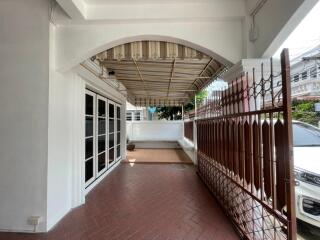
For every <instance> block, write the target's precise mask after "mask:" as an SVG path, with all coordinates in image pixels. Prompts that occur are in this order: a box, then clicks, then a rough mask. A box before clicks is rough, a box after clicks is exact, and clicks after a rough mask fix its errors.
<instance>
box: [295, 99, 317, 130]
mask: <svg viewBox="0 0 320 240" xmlns="http://www.w3.org/2000/svg"><path fill="white" fill-rule="evenodd" d="M317 102H319V101H314V100H293V102H292V118H293V119H294V120H299V121H302V122H306V123H309V124H312V125H315V126H318V122H319V120H320V115H319V113H317V112H315V107H314V104H315V103H317Z"/></svg>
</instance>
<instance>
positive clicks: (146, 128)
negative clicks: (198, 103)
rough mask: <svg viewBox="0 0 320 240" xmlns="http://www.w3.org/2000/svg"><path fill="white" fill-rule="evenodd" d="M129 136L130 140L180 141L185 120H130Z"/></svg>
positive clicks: (128, 123) (128, 126)
mask: <svg viewBox="0 0 320 240" xmlns="http://www.w3.org/2000/svg"><path fill="white" fill-rule="evenodd" d="M127 136H128V138H129V140H130V141H179V140H181V139H182V138H183V121H132V122H129V121H128V122H127Z"/></svg>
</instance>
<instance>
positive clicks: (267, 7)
mask: <svg viewBox="0 0 320 240" xmlns="http://www.w3.org/2000/svg"><path fill="white" fill-rule="evenodd" d="M256 2H259V1H257V0H247V6H248V8H249V9H251V8H252V7H254V6H255V4H256ZM317 2H318V0H281V1H279V0H268V1H267V2H266V3H265V4H264V6H263V7H262V8H261V10H260V11H259V12H258V13H257V15H256V16H255V21H256V26H257V28H258V32H259V37H258V39H257V41H255V42H254V43H250V42H249V41H248V43H247V48H248V49H247V51H248V54H247V57H254V58H258V57H272V56H273V54H274V53H275V52H276V51H277V50H278V48H280V47H281V45H282V43H283V42H284V41H285V40H286V38H287V37H288V36H289V35H290V33H291V32H292V31H293V30H294V29H295V28H296V27H297V25H298V24H299V23H300V21H301V20H302V19H303V18H304V17H305V16H306V15H307V14H308V13H309V11H310V10H311V9H312V7H313V6H314V5H315V4H316V3H317ZM247 24H251V20H248V21H247ZM248 29H249V27H248Z"/></svg>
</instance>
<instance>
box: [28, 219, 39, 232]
mask: <svg viewBox="0 0 320 240" xmlns="http://www.w3.org/2000/svg"><path fill="white" fill-rule="evenodd" d="M40 222H41V216H31V217H29V218H28V224H29V225H32V226H33V229H34V231H36V230H37V226H39V224H40Z"/></svg>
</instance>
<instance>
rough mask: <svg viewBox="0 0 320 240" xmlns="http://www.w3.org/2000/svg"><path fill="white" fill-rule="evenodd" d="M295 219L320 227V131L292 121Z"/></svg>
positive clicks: (308, 125)
mask: <svg viewBox="0 0 320 240" xmlns="http://www.w3.org/2000/svg"><path fill="white" fill-rule="evenodd" d="M293 152H294V167H295V177H296V189H295V190H296V205H297V208H296V213H297V218H298V219H300V220H302V221H304V222H307V223H309V224H311V225H313V226H316V227H320V129H319V128H316V127H314V126H312V125H310V124H307V123H303V122H299V121H293Z"/></svg>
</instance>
